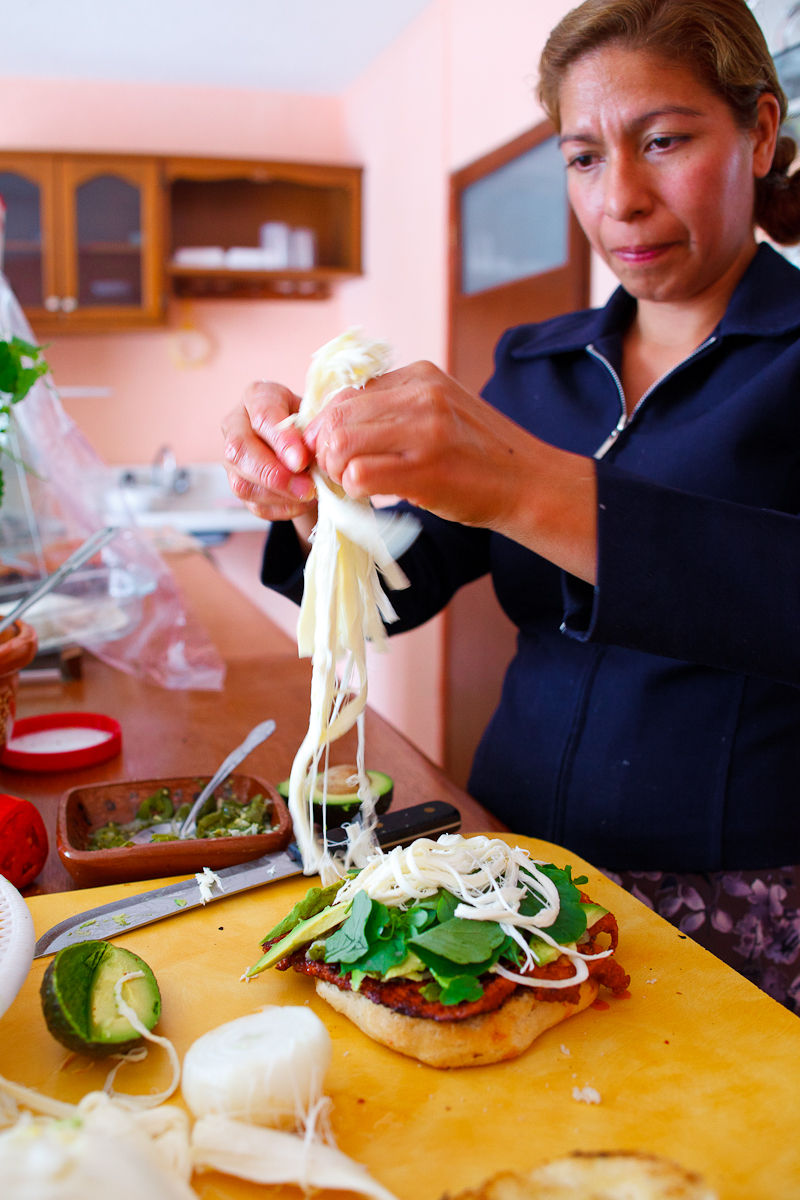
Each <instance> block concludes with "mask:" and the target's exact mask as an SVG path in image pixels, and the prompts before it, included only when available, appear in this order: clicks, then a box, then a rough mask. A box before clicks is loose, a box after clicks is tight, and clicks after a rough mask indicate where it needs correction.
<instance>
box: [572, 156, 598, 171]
mask: <svg viewBox="0 0 800 1200" xmlns="http://www.w3.org/2000/svg"><path fill="white" fill-rule="evenodd" d="M596 161H597V155H596V154H588V153H587V154H576V155H575V157H574V158H571V159H570V161H569V166H571V167H577V168H578V170H579V171H585V170H586V169H587V168H588V167H591V166H594V164H595V162H596Z"/></svg>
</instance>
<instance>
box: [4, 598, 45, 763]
mask: <svg viewBox="0 0 800 1200" xmlns="http://www.w3.org/2000/svg"><path fill="white" fill-rule="evenodd" d="M37 649H38V641H37V639H36V630H35V629H34V628H33V627H32V626H31V625H26V624H25V622H24V621H17V622H16V624H14V625H12V626H11V627H10V628H9V629H7V630H6V631H5V633H0V753H2V751H3V750H5V746H6V742H7V741H8V736H9V734H10V733H11V728H12V726H13V724H14V717H15V716H16V712H17V685H18V684H19V673H20V671H22V670H23V669H24V668H25V667H27V666H28V664H29V663H31V662H33V660H34V658H35V657H36V651H37Z"/></svg>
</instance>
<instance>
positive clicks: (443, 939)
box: [411, 910, 506, 963]
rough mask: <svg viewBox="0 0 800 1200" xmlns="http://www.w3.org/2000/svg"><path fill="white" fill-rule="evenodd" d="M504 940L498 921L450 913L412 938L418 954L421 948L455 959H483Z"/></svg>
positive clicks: (463, 961) (472, 961) (462, 960)
mask: <svg viewBox="0 0 800 1200" xmlns="http://www.w3.org/2000/svg"><path fill="white" fill-rule="evenodd" d="M437 915H438V910H437ZM505 940H506V935H505V934H504V933H503V931H502V929H501V928H500V926H499V925H498V924H497V923H496V922H495V921H465V920H463V919H462V918H461V917H451V918H450V920H449V921H444V922H443V924H441V925H434V926H433V927H432V928H431V929H426V930H425V931H424V932H423V933H418V934H416V935H415V936H414V937H412V938H411V942H412V944H413V946H414V950H415V951H416V953H417V954H419V951H420V949H422V950H428V951H430V952H432V953H433V954H437V955H439V956H440V957H442V958H447V959H449V960H450V962H454V963H476V962H484V961H485V960H486V959H487V958H490V957H491V954H492V951H493V950H495V949H497V947H498V946H499V945H500V944H501V942H504V941H505ZM420 958H422V955H420Z"/></svg>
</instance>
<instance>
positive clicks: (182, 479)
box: [150, 446, 191, 495]
mask: <svg viewBox="0 0 800 1200" xmlns="http://www.w3.org/2000/svg"><path fill="white" fill-rule="evenodd" d="M150 482H151V483H154V484H156V485H157V486H158V487H163V488H165V489H166V490H167V491H168V492H178V494H179V495H180V494H182V493H183V492H187V491H188V490H189V486H190V483H191V480H190V478H189V472H188V471H187V470H186V468H185V467H179V466H178V460H177V458H176V457H175V451H174V450H173V449H172V446H162V447H161V449H160V450H159V451H158V453H157V454H156V456H155V458H154V459H153V463H152V466H151V467H150Z"/></svg>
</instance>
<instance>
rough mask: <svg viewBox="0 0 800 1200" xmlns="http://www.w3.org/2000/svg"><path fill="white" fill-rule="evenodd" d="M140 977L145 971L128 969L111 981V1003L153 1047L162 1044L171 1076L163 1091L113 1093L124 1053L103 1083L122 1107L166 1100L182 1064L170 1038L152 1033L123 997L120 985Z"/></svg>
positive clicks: (142, 1106)
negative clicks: (141, 1093)
mask: <svg viewBox="0 0 800 1200" xmlns="http://www.w3.org/2000/svg"><path fill="white" fill-rule="evenodd" d="M143 978H144V971H128V972H127V974H125V975H120V977H119V979H118V980H117V982H116V983H115V984H114V1003H115V1004H116V1006H117V1011H118V1012H119V1014H120V1016H123V1017H124V1018H125V1020H126V1021H127V1022H128V1023H129V1024H130V1025H132V1026H133V1028H134V1029H135V1030H136V1032H137V1033H138V1034H139V1035H140V1037H143V1038H144V1039H145V1041H147V1042H153V1043H154V1044H155V1045H156V1046H163V1047H164V1049H165V1050H166V1052H167V1055H168V1057H169V1061H170V1066H171V1067H172V1079H171V1080H170V1082H169V1084H168V1086H167V1087H166V1088H165V1089H164V1091H163V1092H154V1093H151V1095H149V1096H142V1095H133V1094H131V1093H129V1092H115V1091H114V1077H115V1076H116V1074H117V1071H118V1070H119V1069H120V1067H121V1066H122V1064H123V1063H124V1062H125V1061H126V1056H123V1058H122V1061H121V1062H118V1063H117V1065H116V1066H115V1067H114V1068H113V1070H111V1071H109V1073H108V1078H107V1079H106V1082H105V1084H104V1086H103V1091H104V1092H105V1093H106V1094H107V1095H108V1096H110V1098H111V1099H112V1100H115V1101H116V1102H117V1104H120V1105H122V1106H123V1107H124V1108H157V1107H158V1106H159V1105H160V1104H163V1102H164V1101H165V1100H168V1099H169V1098H170V1096H171V1095H172V1093H173V1092H174V1091H175V1089H176V1088H177V1086H178V1084H179V1083H180V1081H181V1063H180V1059H179V1058H178V1052H177V1050H176V1049H175V1047H174V1046H173V1044H172V1042H171V1041H170V1040H169V1038H165V1037H159V1035H158V1034H157V1033H151V1032H150V1030H149V1029H148V1028H147V1026H146V1025H145V1024H144V1023H143V1022H142V1021H140V1020H139V1017H138V1014H137V1012H136V1009H135V1008H132V1007H131V1005H130V1004H128V1002H127V1000H124V999H123V998H122V988H123V985H124V984H126V983H127V982H128V980H129V979H143Z"/></svg>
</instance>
